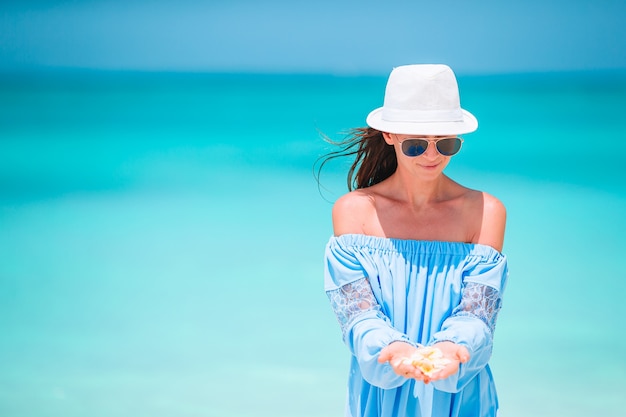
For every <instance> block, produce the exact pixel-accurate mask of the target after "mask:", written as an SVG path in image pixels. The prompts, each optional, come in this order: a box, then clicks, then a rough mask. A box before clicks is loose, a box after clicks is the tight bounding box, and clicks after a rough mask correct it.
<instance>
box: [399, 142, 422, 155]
mask: <svg viewBox="0 0 626 417" xmlns="http://www.w3.org/2000/svg"><path fill="white" fill-rule="evenodd" d="M427 148H428V141H427V140H423V139H407V140H405V141H404V142H402V152H403V153H404V154H405V155H406V156H420V155H421V154H423V153H424V152H426V149H427Z"/></svg>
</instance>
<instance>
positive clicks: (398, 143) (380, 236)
mask: <svg viewBox="0 0 626 417" xmlns="http://www.w3.org/2000/svg"><path fill="white" fill-rule="evenodd" d="M367 124H368V126H369V128H362V129H355V130H354V131H353V133H354V134H353V135H352V137H351V139H349V140H348V141H346V142H344V145H345V146H344V148H343V150H342V151H340V152H337V153H335V154H332V155H331V158H332V157H336V156H338V155H353V154H354V155H356V160H355V162H354V165H353V166H352V169H351V170H350V173H349V176H348V183H349V186H350V188H352V187H351V185H352V183H354V185H355V188H356V189H354V190H353V191H351V192H349V193H348V194H346V195H344V196H342V197H341V198H339V199H338V200H337V202H336V203H335V205H334V207H333V213H332V216H333V228H334V236H333V237H332V238H331V239H330V241H329V243H328V245H327V247H326V258H325V261H326V262H325V290H326V292H327V294H328V296H329V298H330V300H331V304H332V307H333V309H334V311H335V314H336V315H337V318H338V320H339V323H340V325H341V328H342V332H343V338H344V341H345V343H346V344H347V345H348V347H349V349H350V352H351V353H352V362H351V369H350V377H349V392H348V404H347V407H346V415H347V416H352V417H357V416H359V417H360V416H389V417H391V416H394V417H397V416H399V417H402V416H421V417H428V416H468V417H469V416H471V417H479V416H495V415H496V412H497V409H498V401H497V396H496V391H495V386H494V383H493V379H492V375H491V372H490V370H489V366H488V364H487V362H488V360H489V358H490V356H491V349H492V341H493V331H494V327H495V321H496V316H497V313H498V311H499V309H500V305H501V294H502V291H503V289H504V285H505V281H506V277H507V274H508V272H507V264H506V258H505V257H504V255H502V254H501V250H502V245H503V239H504V229H505V221H506V211H505V208H504V206H503V205H502V203H501V202H500V201H499V200H497V199H496V198H495V197H493V196H491V195H489V194H487V193H484V192H480V191H475V190H471V189H469V188H466V187H463V186H462V185H460V184H458V183H456V182H454V181H453V180H452V179H450V178H449V177H447V176H446V175H445V174H444V173H443V170H444V168H445V167H446V165H447V164H448V163H449V162H450V158H451V157H452V156H453V155H454V154H455V153H457V152H458V151H459V150H460V148H461V144H462V141H463V140H462V139H461V138H459V137H458V135H459V134H463V133H470V132H473V131H474V130H476V128H477V127H478V122H477V121H476V119H475V118H474V116H472V115H471V114H470V113H469V112H467V111H465V110H463V109H461V107H460V100H459V93H458V87H457V82H456V78H455V76H454V73H453V72H452V70H451V69H450V68H449V67H447V66H445V65H408V66H401V67H398V68H395V69H394V70H393V71H392V72H391V75H390V76H389V79H388V82H387V88H386V91H385V99H384V105H383V107H381V108H378V109H376V110H374V111H372V112H371V113H370V114H369V115H368V117H367ZM353 177H354V180H353Z"/></svg>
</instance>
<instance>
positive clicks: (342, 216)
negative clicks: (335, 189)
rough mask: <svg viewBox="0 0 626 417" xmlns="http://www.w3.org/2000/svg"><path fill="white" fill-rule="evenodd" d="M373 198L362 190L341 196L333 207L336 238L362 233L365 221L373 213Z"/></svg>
mask: <svg viewBox="0 0 626 417" xmlns="http://www.w3.org/2000/svg"><path fill="white" fill-rule="evenodd" d="M375 211H376V209H375V205H374V197H373V196H372V195H371V193H369V192H366V191H364V190H355V191H351V192H349V193H348V194H345V195H343V196H341V197H340V198H339V199H338V200H337V201H336V202H335V204H334V206H333V230H334V233H335V235H336V236H339V235H344V234H350V233H364V230H365V225H366V223H367V219H368V218H370V216H371V215H372V213H375Z"/></svg>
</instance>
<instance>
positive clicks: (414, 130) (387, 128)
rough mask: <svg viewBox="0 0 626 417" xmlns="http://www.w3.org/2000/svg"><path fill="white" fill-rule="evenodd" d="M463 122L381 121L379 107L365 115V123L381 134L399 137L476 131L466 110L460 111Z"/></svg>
mask: <svg viewBox="0 0 626 417" xmlns="http://www.w3.org/2000/svg"><path fill="white" fill-rule="evenodd" d="M461 112H462V113H463V120H459V121H453V122H390V121H387V120H383V118H382V113H383V108H382V107H379V108H377V109H375V110H373V111H372V112H370V114H368V115H367V119H366V123H367V125H368V126H369V127H372V128H374V129H376V130H380V131H381V132H388V133H397V134H401V135H434V136H445V135H461V134H463V133H471V132H474V131H475V130H476V129H478V120H476V118H475V117H474V115H473V114H471V113H470V112H468V111H467V110H463V109H461Z"/></svg>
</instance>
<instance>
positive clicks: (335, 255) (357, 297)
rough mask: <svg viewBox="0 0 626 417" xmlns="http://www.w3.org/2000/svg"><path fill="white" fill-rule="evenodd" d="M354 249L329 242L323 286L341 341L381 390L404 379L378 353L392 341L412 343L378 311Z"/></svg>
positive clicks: (364, 264)
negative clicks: (340, 332) (337, 325)
mask: <svg viewBox="0 0 626 417" xmlns="http://www.w3.org/2000/svg"><path fill="white" fill-rule="evenodd" d="M360 255H361V254H359V253H358V251H357V250H355V249H353V248H350V247H347V248H346V247H343V246H341V245H340V244H338V243H337V241H336V240H335V241H332V242H331V243H329V244H328V246H327V247H326V256H325V274H324V287H325V290H326V294H327V295H328V298H329V299H330V304H331V306H332V309H333V311H334V312H335V315H336V317H337V320H338V321H339V324H340V326H341V331H342V335H343V340H344V342H345V344H346V345H347V346H348V348H349V349H350V352H351V353H352V355H354V356H355V357H356V359H357V361H358V363H359V367H360V369H361V374H362V375H363V378H364V379H365V380H366V381H367V382H369V383H370V384H372V385H374V386H377V387H380V388H383V389H390V388H396V387H399V386H400V385H402V384H404V383H405V382H406V381H407V379H406V378H404V377H402V376H399V375H397V374H396V373H395V372H393V369H392V368H391V366H390V365H389V364H388V363H384V364H380V363H378V356H379V354H380V351H381V350H382V349H383V348H384V347H386V346H387V345H389V344H390V343H392V342H395V341H403V342H406V343H411V344H414V343H412V342H411V341H410V340H409V339H408V337H407V336H406V335H405V334H404V333H402V332H400V331H398V330H396V329H395V328H394V327H393V326H392V325H391V322H390V321H389V318H388V317H387V316H385V314H384V313H383V312H382V311H381V307H380V304H379V303H378V300H376V297H375V295H374V293H373V292H372V287H371V285H370V281H369V279H368V272H367V266H368V261H367V259H366V258H364V257H363V256H360Z"/></svg>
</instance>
